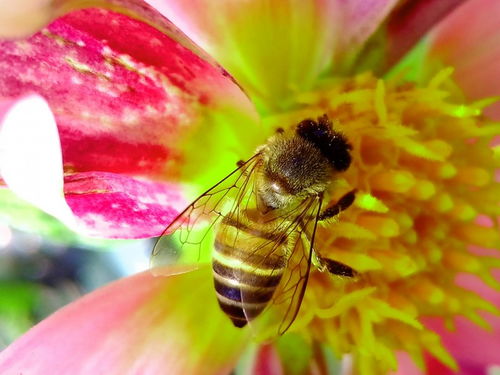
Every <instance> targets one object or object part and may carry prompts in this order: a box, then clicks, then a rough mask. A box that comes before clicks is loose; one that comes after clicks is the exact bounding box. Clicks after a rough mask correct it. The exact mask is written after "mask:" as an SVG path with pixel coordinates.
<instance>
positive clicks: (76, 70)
mask: <svg viewBox="0 0 500 375" xmlns="http://www.w3.org/2000/svg"><path fill="white" fill-rule="evenodd" d="M112 3H113V4H112V6H113V7H114V8H113V9H115V7H116V6H120V7H122V8H123V9H121V8H120V9H118V10H120V11H123V12H127V13H128V14H129V15H131V16H134V17H138V18H140V19H143V20H145V21H147V23H148V24H146V23H144V22H142V21H139V20H136V19H134V18H131V17H130V16H126V15H123V14H120V13H116V12H113V11H108V10H105V9H87V10H81V11H78V12H74V13H71V14H68V15H66V16H64V17H62V18H60V19H58V20H56V21H55V22H53V23H52V24H51V25H49V26H48V27H47V28H46V29H44V30H43V31H42V32H41V33H38V34H36V35H34V36H33V37H31V38H29V39H28V40H24V41H16V42H12V41H11V42H8V41H4V42H1V43H0V46H1V50H0V77H1V78H0V96H3V97H13V96H17V95H20V94H22V93H24V92H27V91H35V92H37V93H39V94H41V95H43V96H44V97H45V98H46V99H47V101H48V102H49V104H50V106H51V108H52V110H53V112H54V114H55V116H56V119H57V124H58V127H59V130H60V135H61V142H62V147H63V157H64V164H65V168H66V170H70V171H94V170H99V171H108V172H113V173H128V174H134V175H148V176H157V177H165V176H167V175H168V176H176V175H177V174H179V173H180V167H181V166H183V163H185V162H186V159H187V156H188V155H186V154H185V152H184V151H185V149H184V147H183V141H184V140H186V138H187V137H188V136H191V135H193V134H194V135H196V136H198V137H201V136H202V135H203V136H204V141H205V142H206V143H207V147H213V143H215V142H216V141H217V142H218V143H220V146H219V147H220V148H224V147H225V146H226V144H225V143H224V142H225V141H226V138H225V137H224V138H222V139H218V140H216V139H215V137H214V136H213V135H211V133H213V131H214V128H216V127H217V126H218V125H219V124H231V127H232V129H234V131H236V129H238V128H240V129H241V127H246V129H245V131H246V132H247V133H249V134H251V133H252V130H253V127H252V126H251V125H254V124H255V122H254V120H255V112H254V110H253V107H252V105H251V103H250V102H249V100H248V99H247V97H246V96H245V95H244V94H243V92H242V91H241V90H240V88H239V87H238V86H237V85H236V84H235V83H234V81H233V80H232V79H231V77H229V76H228V75H227V74H226V73H225V72H224V71H223V70H222V69H221V68H220V67H218V66H217V65H215V64H214V63H213V62H212V61H211V60H209V59H208V58H207V57H206V55H205V54H203V53H202V52H200V50H199V49H197V47H196V46H194V45H193V43H192V42H190V41H189V40H188V39H187V38H186V37H185V36H183V35H182V34H181V33H180V32H179V31H178V30H177V29H176V28H175V26H173V25H172V24H171V23H170V22H169V21H167V20H166V19H164V18H163V17H162V16H161V15H159V14H158V13H155V12H154V10H152V9H150V8H148V7H147V6H146V5H145V4H142V3H141V2H139V1H132V0H128V1H126V0H121V1H118V0H115V1H113V2H112ZM104 4H106V3H104ZM109 4H111V3H109ZM117 4H118V5H117ZM110 6H111V5H110ZM151 25H153V26H151ZM240 129H238V130H240ZM206 133H209V134H210V135H209V136H206ZM228 138H229V137H228ZM229 162H230V163H231V165H232V164H233V163H234V161H227V163H229Z"/></svg>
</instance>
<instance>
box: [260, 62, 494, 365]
mask: <svg viewBox="0 0 500 375" xmlns="http://www.w3.org/2000/svg"><path fill="white" fill-rule="evenodd" d="M451 73H452V72H451V70H449V69H445V70H443V71H441V72H440V73H439V74H438V75H436V76H435V77H434V78H433V79H432V80H430V82H429V83H428V84H427V85H426V86H422V87H419V86H417V85H415V84H411V83H405V84H400V83H398V82H395V81H383V80H380V79H377V78H375V77H374V76H373V75H371V74H362V75H359V76H357V77H355V78H352V79H346V80H344V81H340V82H334V83H332V82H329V83H328V84H326V85H325V87H323V88H321V89H318V90H316V91H312V92H309V93H307V94H302V95H301V96H300V97H298V98H297V107H296V108H299V109H297V110H295V111H294V112H290V113H287V114H285V115H279V116H276V117H272V118H268V122H269V123H270V124H271V125H274V123H276V124H283V122H284V121H286V122H289V123H294V122H295V123H297V122H298V121H300V119H304V118H314V117H317V116H318V115H321V114H323V113H326V114H327V115H328V116H329V118H330V119H332V120H333V121H334V122H335V124H334V126H335V128H336V130H340V131H341V132H342V133H343V134H345V136H346V137H347V139H348V140H349V142H350V143H351V144H352V146H353V150H352V159H353V160H352V164H351V166H350V168H349V169H348V170H347V171H346V172H345V173H343V174H342V175H341V176H340V178H341V179H340V180H338V181H336V182H334V183H333V184H332V193H333V197H334V198H335V197H338V196H341V194H342V193H344V192H345V191H348V190H351V189H357V198H356V201H355V203H354V205H353V207H351V208H349V209H348V210H346V211H345V212H344V213H342V214H341V217H340V218H339V220H338V221H336V222H335V223H330V224H329V225H327V226H325V227H323V228H320V229H318V234H317V237H316V246H315V247H316V249H317V251H319V252H320V253H321V254H322V256H326V257H329V258H332V259H335V260H338V261H340V262H343V263H345V264H347V265H349V266H351V267H353V268H354V269H356V270H357V271H359V273H360V275H359V276H358V277H357V278H356V279H355V280H347V279H346V280H344V279H340V278H335V277H332V276H330V275H328V274H327V273H320V272H318V271H314V272H313V273H312V275H311V279H310V281H309V285H308V291H307V293H306V296H305V298H304V302H303V306H302V309H301V312H300V314H299V316H298V319H297V322H296V323H295V329H298V330H302V331H303V332H304V333H305V334H306V335H307V336H309V337H310V339H312V340H318V341H320V342H324V343H328V344H329V345H331V346H332V347H333V348H334V350H335V351H336V352H337V353H338V354H339V355H340V354H343V353H352V354H353V355H354V359H355V360H354V363H355V364H356V366H357V367H358V370H359V371H360V372H361V373H363V374H368V373H386V372H387V371H388V370H389V369H395V368H396V357H395V351H396V350H404V351H407V352H408V353H409V354H410V355H411V356H412V358H413V359H414V360H415V361H416V362H417V364H419V365H421V366H423V363H424V360H423V352H424V351H428V352H430V353H431V354H432V355H433V356H435V357H437V358H438V359H439V360H440V361H442V362H443V363H445V364H446V365H448V366H449V367H451V368H455V367H456V364H455V362H454V360H453V358H452V357H451V356H450V355H449V354H448V353H447V352H446V350H445V349H444V348H443V347H442V346H441V343H440V339H439V336H438V335H437V334H435V333H433V332H432V331H430V330H428V329H427V328H425V327H424V326H423V324H422V320H421V318H423V317H428V316H439V317H443V318H445V319H446V321H447V323H448V324H452V322H453V318H454V317H455V316H458V315H463V316H465V317H467V318H469V319H470V320H472V321H473V322H475V323H477V324H479V325H482V326H487V323H486V322H485V321H484V319H483V318H482V317H481V316H480V315H479V314H478V311H480V310H482V311H488V312H491V313H497V312H498V311H497V309H496V308H495V307H494V306H493V305H491V304H489V303H488V302H486V301H484V300H483V299H481V298H480V297H479V296H477V295H476V294H474V293H473V292H471V291H468V290H466V289H464V288H462V287H460V286H458V285H457V284H456V282H455V279H456V276H457V275H458V274H459V273H462V272H466V273H472V274H475V275H477V276H478V277H480V278H481V279H482V280H483V281H484V282H485V283H486V284H488V285H490V286H491V287H494V288H498V287H499V284H498V282H497V281H495V279H494V278H493V277H492V276H491V273H490V272H491V269H492V268H493V267H498V266H499V263H500V262H499V260H498V259H497V258H492V257H487V256H480V255H477V254H475V253H474V252H473V250H472V248H473V246H476V247H481V248H495V249H498V248H499V247H500V238H499V233H498V229H497V227H496V224H494V223H496V217H497V216H498V215H499V214H500V206H499V201H500V187H499V185H498V183H497V182H496V181H495V176H494V172H495V168H497V167H498V153H496V152H495V150H496V149H495V148H494V147H493V146H492V140H493V137H494V135H496V134H499V133H500V125H499V124H497V123H493V122H490V121H488V119H486V118H485V117H483V116H482V107H484V106H485V105H486V104H488V103H489V102H487V101H485V102H481V103H475V104H469V105H466V104H463V103H461V102H460V99H457V98H459V96H458V95H457V94H456V92H454V91H453V90H454V87H455V86H454V85H453V82H452V80H451V78H450V77H451Z"/></svg>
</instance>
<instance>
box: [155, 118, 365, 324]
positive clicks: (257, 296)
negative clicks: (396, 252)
mask: <svg viewBox="0 0 500 375" xmlns="http://www.w3.org/2000/svg"><path fill="white" fill-rule="evenodd" d="M351 149H352V147H351V145H350V144H349V142H348V141H347V139H346V137H345V136H344V135H342V134H341V133H339V132H337V131H335V130H333V128H332V123H331V121H330V119H329V118H328V116H327V115H326V114H325V115H323V116H321V117H319V118H318V119H317V120H313V119H305V120H303V121H301V122H300V123H298V124H297V125H296V126H293V127H292V128H290V129H288V130H286V131H285V130H283V129H278V130H277V132H276V133H275V134H274V135H273V136H271V137H270V138H269V139H268V140H267V142H266V143H265V144H264V145H262V146H260V147H259V148H258V149H257V150H256V152H255V154H254V156H252V157H251V158H250V159H248V160H247V161H240V162H238V164H237V165H238V168H237V169H236V170H234V171H233V172H232V173H230V174H229V175H228V176H227V177H225V178H224V179H222V180H221V181H220V182H219V183H217V184H216V185H214V186H213V187H212V188H210V189H209V190H207V191H206V192H205V193H203V194H202V195H201V196H200V197H199V198H197V199H196V200H195V201H194V202H193V203H191V204H190V205H189V206H188V207H187V208H186V209H185V210H184V211H182V212H181V213H180V214H179V216H178V217H177V218H176V219H175V220H174V221H173V222H172V223H171V224H170V225H169V226H168V227H167V228H166V229H165V231H164V233H163V234H162V236H161V237H160V238H159V239H158V241H157V243H156V245H155V247H154V249H153V254H152V262H153V265H155V264H160V263H161V261H160V260H159V259H162V258H165V257H166V258H177V257H180V258H182V257H184V256H185V255H186V254H188V255H189V253H194V254H195V257H196V256H198V254H199V253H200V252H201V249H202V247H203V246H204V245H206V244H207V243H208V245H209V246H210V247H211V248H212V270H213V282H214V287H215V292H216V296H217V300H218V303H219V306H220V308H221V309H222V311H223V312H224V313H225V314H226V315H227V316H228V317H229V319H230V320H231V321H232V323H233V324H234V325H235V326H236V327H244V326H246V325H247V324H248V323H253V322H254V321H258V320H259V319H258V318H259V317H260V316H261V315H264V314H263V312H264V311H272V316H273V319H270V320H269V319H267V320H269V321H270V322H272V324H275V325H276V328H277V333H278V334H283V333H284V332H285V331H286V330H288V328H289V327H290V326H291V324H292V323H293V321H294V320H295V318H296V316H297V314H298V311H299V308H300V305H301V302H302V299H303V297H304V293H305V290H306V286H307V281H308V278H309V273H310V269H311V264H314V265H316V266H317V267H318V268H319V269H320V270H322V271H323V270H328V271H329V272H330V273H332V274H336V275H341V276H347V277H353V276H355V275H356V271H355V270H354V269H352V268H351V267H349V266H347V265H345V264H342V263H340V262H337V261H335V260H332V259H328V258H325V257H323V256H322V255H321V254H320V253H319V252H318V250H317V249H316V248H315V247H314V237H315V233H316V228H317V226H318V222H321V221H324V220H327V219H330V218H333V217H335V216H337V215H338V214H339V213H340V212H342V211H344V210H345V209H347V208H348V207H349V206H351V204H352V203H353V201H354V199H355V190H352V191H349V192H347V193H346V194H344V195H343V196H342V197H341V198H340V199H339V200H338V201H336V202H335V203H333V204H331V205H330V206H329V207H326V208H323V200H324V196H325V193H326V192H327V189H328V188H329V186H330V185H331V183H332V181H334V180H335V178H336V176H337V175H338V174H339V173H341V172H343V171H345V170H347V169H348V168H349V165H350V164H351V154H350V151H351ZM201 222H206V223H208V225H207V229H204V230H203V231H199V230H197V229H196V228H197V227H198V226H199V224H200V223H201ZM211 233H213V234H212V235H210V234H211ZM172 234H175V235H176V236H177V238H176V242H177V243H178V244H179V245H178V247H175V246H173V245H172V241H171V240H170V239H169V236H170V235H172ZM269 324H271V323H269Z"/></svg>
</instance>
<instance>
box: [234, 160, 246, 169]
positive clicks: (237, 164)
mask: <svg viewBox="0 0 500 375" xmlns="http://www.w3.org/2000/svg"><path fill="white" fill-rule="evenodd" d="M244 165H245V160H238V161H237V162H236V166H237V167H240V168H241V167H242V166H244Z"/></svg>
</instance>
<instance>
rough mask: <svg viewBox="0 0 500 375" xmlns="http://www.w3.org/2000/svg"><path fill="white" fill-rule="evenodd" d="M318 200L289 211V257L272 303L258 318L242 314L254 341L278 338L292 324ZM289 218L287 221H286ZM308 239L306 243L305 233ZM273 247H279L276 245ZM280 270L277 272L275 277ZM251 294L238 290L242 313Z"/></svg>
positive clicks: (304, 278) (303, 285) (306, 272)
mask: <svg viewBox="0 0 500 375" xmlns="http://www.w3.org/2000/svg"><path fill="white" fill-rule="evenodd" d="M321 200H322V198H321V197H314V198H310V199H309V200H307V201H306V202H304V204H303V205H301V206H299V207H297V208H295V210H297V211H295V212H289V213H287V214H288V215H292V216H293V219H292V220H291V221H290V220H288V221H287V220H284V222H287V224H286V228H285V232H286V233H287V234H286V237H287V238H288V240H289V241H290V243H291V245H290V247H289V252H290V253H289V256H288V260H287V264H286V267H285V269H284V271H283V275H282V277H281V281H280V283H279V285H278V287H277V289H276V291H275V292H274V295H273V297H272V300H271V302H270V304H269V306H268V307H267V308H266V310H265V311H264V312H263V313H262V315H261V316H259V317H257V318H256V319H255V320H254V321H252V319H251V318H252V316H251V311H249V312H248V313H247V312H246V311H245V314H246V316H247V319H248V318H250V319H248V320H250V322H249V325H250V326H251V327H252V329H253V330H254V332H255V334H256V336H257V338H259V337H260V338H269V337H270V336H276V334H278V335H282V334H283V333H285V332H286V331H287V330H288V328H290V326H291V325H292V323H293V321H294V320H295V318H296V317H297V314H298V312H299V309H300V305H301V303H302V299H303V297H304V293H305V290H306V286H307V281H308V279H309V271H310V268H311V261H312V251H313V248H312V246H313V242H314V235H315V233H316V226H317V221H318V216H319V212H320V210H321ZM288 219H289V218H288ZM306 231H307V232H308V233H311V237H310V238H309V239H308V240H306V238H305V236H307V233H306ZM276 246H279V244H277V245H276ZM279 272H280V271H279V270H277V271H276V274H278V273H279ZM252 293H255V292H251V291H247V290H245V289H242V290H241V300H242V303H243V309H244V310H245V305H246V303H245V302H249V301H251V298H252V295H251V294H252Z"/></svg>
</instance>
